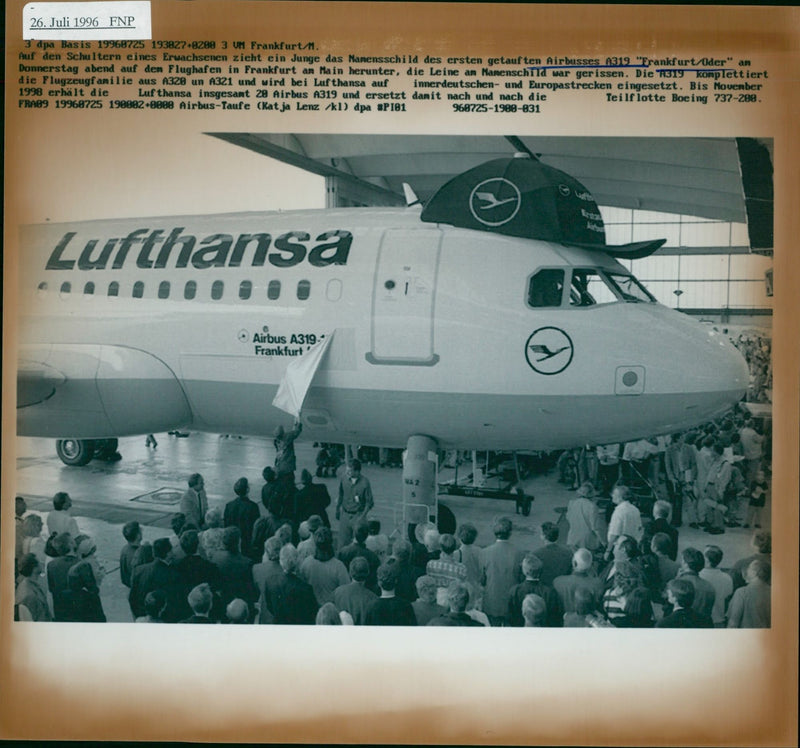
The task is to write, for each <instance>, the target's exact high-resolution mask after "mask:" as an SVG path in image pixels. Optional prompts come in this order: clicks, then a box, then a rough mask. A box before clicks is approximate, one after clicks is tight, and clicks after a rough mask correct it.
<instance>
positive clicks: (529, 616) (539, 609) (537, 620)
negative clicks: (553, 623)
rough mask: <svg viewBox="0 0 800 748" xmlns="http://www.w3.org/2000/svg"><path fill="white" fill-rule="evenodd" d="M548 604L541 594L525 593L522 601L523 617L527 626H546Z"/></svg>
mask: <svg viewBox="0 0 800 748" xmlns="http://www.w3.org/2000/svg"><path fill="white" fill-rule="evenodd" d="M546 615H547V604H546V603H545V601H544V598H542V597H540V596H539V595H525V598H524V599H523V601H522V617H523V618H524V619H525V625H526V626H544V624H545V617H546Z"/></svg>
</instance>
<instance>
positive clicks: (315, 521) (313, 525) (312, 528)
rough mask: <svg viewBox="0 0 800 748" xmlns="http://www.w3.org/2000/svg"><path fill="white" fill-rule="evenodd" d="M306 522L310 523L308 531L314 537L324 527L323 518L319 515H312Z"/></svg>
mask: <svg viewBox="0 0 800 748" xmlns="http://www.w3.org/2000/svg"><path fill="white" fill-rule="evenodd" d="M306 522H308V531H309V532H310V533H311V534H312V535H313V534H314V533H315V532H316V531H317V530H319V528H320V527H322V526H323V522H322V517H320V516H319V515H318V514H312V515H311V516H310V517H309V518H308V519H307V520H306Z"/></svg>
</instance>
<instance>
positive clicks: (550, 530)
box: [542, 522, 558, 543]
mask: <svg viewBox="0 0 800 748" xmlns="http://www.w3.org/2000/svg"><path fill="white" fill-rule="evenodd" d="M542 538H544V540H545V541H546V542H548V543H556V542H557V541H558V525H557V524H556V523H555V522H543V523H542Z"/></svg>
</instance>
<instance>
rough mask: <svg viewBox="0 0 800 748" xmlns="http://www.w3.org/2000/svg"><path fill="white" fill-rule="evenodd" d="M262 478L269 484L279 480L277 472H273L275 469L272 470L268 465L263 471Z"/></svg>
mask: <svg viewBox="0 0 800 748" xmlns="http://www.w3.org/2000/svg"><path fill="white" fill-rule="evenodd" d="M306 472H307V471H306ZM261 477H262V478H263V479H264V480H265V481H266V482H267V483H272V482H273V481H274V480H275V478H277V477H278V476H277V475H276V473H275V471H274V470H273V469H272V468H271V467H270V466H269V465H267V467H265V468H264V469H263V470H262V471H261Z"/></svg>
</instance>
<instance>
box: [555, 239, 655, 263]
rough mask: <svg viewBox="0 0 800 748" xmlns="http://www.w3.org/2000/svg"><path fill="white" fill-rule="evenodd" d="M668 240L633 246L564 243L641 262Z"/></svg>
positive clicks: (634, 244) (634, 243)
mask: <svg viewBox="0 0 800 748" xmlns="http://www.w3.org/2000/svg"><path fill="white" fill-rule="evenodd" d="M666 242H667V240H666V239H650V240H648V241H645V242H632V243H631V244H614V245H612V244H584V243H579V242H563V243H564V244H566V245H567V246H568V247H579V248H580V249H591V250H593V251H595V252H605V253H606V254H608V255H611V256H612V257H621V258H623V259H625V260H641V259H642V258H643V257H649V256H650V255H651V254H653V252H655V251H656V250H657V249H659V248H660V247H662V246H663V245H664V244H666Z"/></svg>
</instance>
